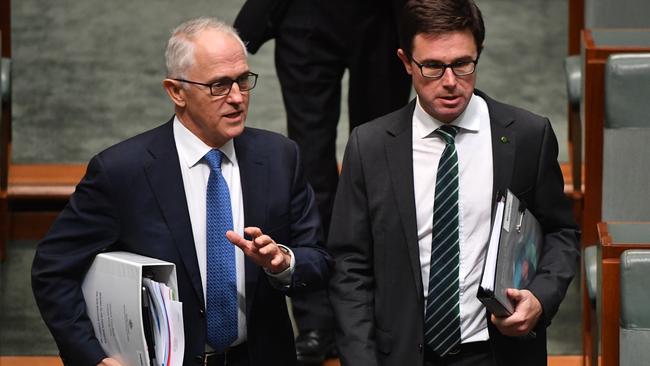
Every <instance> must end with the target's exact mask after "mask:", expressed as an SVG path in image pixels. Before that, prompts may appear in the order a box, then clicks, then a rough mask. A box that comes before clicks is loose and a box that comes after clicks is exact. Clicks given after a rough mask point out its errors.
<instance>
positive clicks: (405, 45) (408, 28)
mask: <svg viewBox="0 0 650 366" xmlns="http://www.w3.org/2000/svg"><path fill="white" fill-rule="evenodd" d="M399 25H400V27H399V28H400V29H399V41H400V47H401V48H402V50H404V53H405V54H406V56H407V57H408V58H409V60H410V59H411V57H412V54H413V39H414V38H415V36H416V35H417V34H420V33H422V34H443V33H448V32H455V31H464V30H469V31H471V32H472V35H473V36H474V42H475V43H476V49H477V51H478V54H479V55H480V54H481V50H482V49H483V40H484V39H485V25H484V24H483V16H482V15H481V10H479V8H478V6H476V4H475V3H474V1H473V0H409V1H408V2H407V3H406V4H405V5H404V8H403V9H402V13H401V16H400V24H399Z"/></svg>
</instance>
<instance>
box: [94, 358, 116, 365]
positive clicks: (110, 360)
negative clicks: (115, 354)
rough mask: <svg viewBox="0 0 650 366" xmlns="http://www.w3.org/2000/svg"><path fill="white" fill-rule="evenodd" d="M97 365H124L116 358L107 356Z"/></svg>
mask: <svg viewBox="0 0 650 366" xmlns="http://www.w3.org/2000/svg"><path fill="white" fill-rule="evenodd" d="M97 366H122V364H121V363H119V362H117V360H116V359H114V358H105V359H103V360H102V362H100V363H99V364H97Z"/></svg>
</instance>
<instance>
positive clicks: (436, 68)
mask: <svg viewBox="0 0 650 366" xmlns="http://www.w3.org/2000/svg"><path fill="white" fill-rule="evenodd" d="M413 62H414V63H415V64H416V65H418V67H419V68H420V72H421V73H422V76H424V77H425V78H429V79H439V78H441V77H442V75H444V74H445V71H446V70H447V68H450V69H451V71H452V72H453V73H454V75H456V76H466V75H470V74H473V73H474V71H475V70H476V63H477V62H478V58H477V59H475V60H470V61H457V62H453V63H450V64H443V63H437V62H428V63H424V64H421V63H419V62H417V61H416V60H415V59H413Z"/></svg>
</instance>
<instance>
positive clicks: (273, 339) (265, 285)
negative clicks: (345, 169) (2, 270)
mask: <svg viewBox="0 0 650 366" xmlns="http://www.w3.org/2000/svg"><path fill="white" fill-rule="evenodd" d="M166 61H167V78H166V79H165V80H164V81H163V86H164V88H165V90H166V91H167V94H168V95H169V97H170V98H171V100H172V102H173V103H174V108H175V116H174V117H173V118H172V119H171V120H170V121H169V122H167V123H165V124H163V125H161V126H160V127H158V128H155V129H153V130H151V131H148V132H145V133H143V134H141V135H138V136H136V137H134V138H131V139H129V140H127V141H124V142H122V143H119V144H117V145H115V146H113V147H111V148H109V149H107V150H105V151H103V152H101V153H99V154H98V155H97V156H95V157H94V158H93V159H92V160H91V161H90V163H89V165H88V171H87V173H86V175H85V177H84V178H83V180H82V181H81V182H80V183H79V185H78V186H77V189H76V191H75V193H74V194H73V195H72V197H71V198H70V203H69V205H68V206H67V207H66V208H65V209H64V211H63V212H62V213H61V215H60V216H59V218H58V219H57V221H56V222H55V223H54V225H53V227H52V229H51V230H50V232H49V233H48V235H47V236H46V237H45V239H44V240H43V241H42V242H41V243H40V244H39V247H38V250H37V252H36V257H35V259H34V264H33V268H32V279H33V281H32V285H33V289H34V294H35V297H36V300H37V303H38V305H39V307H40V310H41V313H42V315H43V318H44V320H45V322H46V323H47V325H48V326H49V328H50V330H51V332H52V334H53V335H54V338H55V340H56V342H57V345H58V347H59V350H60V352H61V357H62V358H63V360H64V362H65V363H66V364H70V365H93V364H104V365H115V364H117V361H116V360H115V359H112V358H108V357H107V356H106V354H105V353H104V351H103V350H102V348H101V346H100V344H99V342H98V340H97V338H96V337H95V335H94V333H93V328H92V325H91V323H90V321H89V319H88V316H87V314H86V304H85V301H84V299H83V296H82V293H81V282H82V280H83V277H84V272H85V270H86V269H87V268H88V266H89V265H90V263H91V262H92V260H93V258H94V256H95V255H96V254H98V253H100V252H103V251H112V250H125V251H129V252H134V253H138V254H142V255H145V256H150V257H155V258H159V259H162V260H166V261H169V262H173V263H175V264H176V270H177V276H178V290H179V298H180V301H181V302H182V303H183V316H184V324H185V355H184V363H183V364H184V365H191V364H209V365H225V364H226V362H227V364H228V365H242V366H243V365H278V366H285V365H292V364H295V362H296V357H295V350H294V345H293V332H292V328H291V322H290V320H289V316H288V313H287V308H286V303H285V294H291V293H293V292H294V291H295V290H307V289H310V288H314V287H319V286H324V285H325V283H326V281H327V278H328V276H329V267H330V258H329V256H328V255H327V254H326V252H325V251H324V250H323V249H322V247H321V245H320V240H321V239H320V237H321V232H320V231H321V230H320V219H319V216H318V211H317V208H316V205H315V201H314V193H313V191H312V190H311V188H310V186H309V185H308V183H307V182H306V180H305V178H304V176H303V173H302V169H301V163H300V159H299V154H298V148H297V146H296V144H295V143H293V142H291V141H290V140H288V139H287V138H285V137H283V136H280V135H278V134H275V133H271V132H267V131H263V130H258V129H252V128H246V127H244V121H245V120H246V114H247V111H248V104H249V93H250V90H251V89H252V88H253V87H254V86H255V83H256V81H257V75H256V74H254V73H252V72H251V71H250V69H249V67H248V64H247V56H246V48H245V46H244V44H243V42H242V41H241V39H240V38H239V37H238V35H237V34H236V32H235V31H234V29H233V28H232V27H230V26H228V25H226V24H224V23H222V22H220V21H218V20H216V19H211V18H199V19H194V20H191V21H188V22H186V23H183V24H181V25H180V26H179V27H177V28H176V30H175V31H174V32H173V34H172V37H171V38H170V40H169V43H168V46H167V51H166Z"/></svg>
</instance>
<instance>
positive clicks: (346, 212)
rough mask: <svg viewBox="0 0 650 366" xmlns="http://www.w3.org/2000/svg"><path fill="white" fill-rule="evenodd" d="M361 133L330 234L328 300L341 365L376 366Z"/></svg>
mask: <svg viewBox="0 0 650 366" xmlns="http://www.w3.org/2000/svg"><path fill="white" fill-rule="evenodd" d="M358 142H359V140H358V134H357V130H355V131H353V133H352V135H351V136H350V140H349V142H348V144H347V148H346V152H345V157H344V160H343V169H342V172H341V177H340V180H339V184H338V190H337V193H336V199H335V202H334V211H333V214H332V222H331V227H330V232H329V240H328V249H329V250H330V253H331V254H332V256H333V257H334V261H335V265H334V273H333V276H332V279H331V281H330V288H329V295H330V301H331V303H332V307H333V309H334V313H335V315H336V321H337V334H336V342H337V346H338V349H339V355H340V359H341V364H342V365H365V366H373V365H377V355H376V340H375V324H374V315H373V314H374V283H375V279H374V277H373V273H374V269H373V258H372V256H373V249H372V248H373V243H372V234H371V232H370V216H369V215H370V213H369V212H368V201H367V195H366V184H365V181H364V176H363V164H362V159H361V156H360V150H359V147H358Z"/></svg>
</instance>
